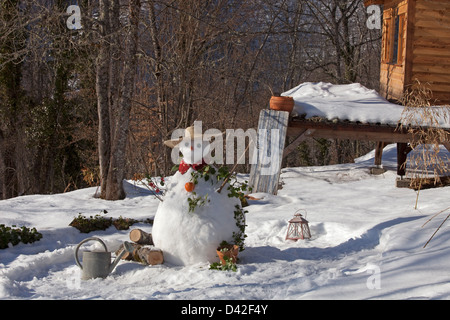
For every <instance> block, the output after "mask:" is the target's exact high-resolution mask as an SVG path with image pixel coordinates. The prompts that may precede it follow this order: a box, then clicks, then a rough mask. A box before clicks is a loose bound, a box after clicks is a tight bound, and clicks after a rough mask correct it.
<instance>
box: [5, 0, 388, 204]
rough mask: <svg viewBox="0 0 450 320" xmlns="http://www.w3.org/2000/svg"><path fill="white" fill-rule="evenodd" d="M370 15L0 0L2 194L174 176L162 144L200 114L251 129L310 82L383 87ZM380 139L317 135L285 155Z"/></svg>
mask: <svg viewBox="0 0 450 320" xmlns="http://www.w3.org/2000/svg"><path fill="white" fill-rule="evenodd" d="M71 5H76V6H77V8H79V10H80V11H79V12H76V11H71V10H69V12H67V9H68V7H69V6H71ZM370 15H371V13H370V12H369V13H368V12H367V9H366V8H365V7H364V5H363V0H281V1H271V0H251V1H250V0H188V1H187V0H127V1H124V0H110V1H107V0H80V1H62V0H39V1H34V0H33V1H32V0H0V198H2V199H6V198H10V197H15V196H18V195H24V194H43V193H57V192H65V191H69V190H74V189H78V188H83V187H86V186H88V185H98V184H101V187H102V188H101V197H103V198H105V199H111V200H114V199H120V198H123V197H124V192H123V188H122V187H121V186H122V183H121V181H122V179H131V178H136V177H144V176H145V175H151V176H165V175H170V174H171V168H172V167H173V163H172V162H171V157H170V152H171V150H170V149H169V148H167V147H166V146H165V145H164V144H163V141H164V140H167V139H170V137H171V133H172V132H173V131H174V130H175V129H178V128H185V127H187V126H190V125H192V124H193V122H194V121H195V120H201V121H202V127H203V130H207V129H209V128H216V129H219V130H222V131H225V129H238V128H240V129H243V130H247V129H248V128H256V127H257V122H258V117H259V112H260V110H261V109H265V108H267V107H268V102H269V99H270V96H271V95H272V94H273V93H281V92H283V91H287V90H288V89H290V88H292V87H294V86H297V85H298V84H300V83H302V82H306V81H314V82H318V81H324V82H332V83H335V84H345V83H352V82H359V83H361V84H363V85H364V86H366V87H368V88H371V89H375V90H377V89H378V86H379V67H380V66H379V61H380V51H381V50H380V46H381V30H380V29H378V28H369V27H368V25H367V21H368V18H369V17H370ZM380 19H381V17H380ZM80 24H81V27H80ZM373 147H374V145H373V144H372V143H369V142H360V141H348V140H345V141H341V140H337V139H316V140H313V139H311V140H308V141H305V142H303V143H302V144H301V145H300V146H299V147H298V148H297V150H296V151H295V152H293V153H291V154H290V155H289V157H288V158H287V160H285V165H288V166H302V165H327V164H335V163H343V162H351V161H352V160H353V159H354V158H355V157H358V156H360V155H362V154H364V153H366V152H367V151H368V150H371V149H373ZM249 169H250V168H249V165H240V167H239V168H238V170H239V172H248V171H249Z"/></svg>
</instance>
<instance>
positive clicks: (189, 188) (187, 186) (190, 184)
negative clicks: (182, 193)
mask: <svg viewBox="0 0 450 320" xmlns="http://www.w3.org/2000/svg"><path fill="white" fill-rule="evenodd" d="M184 188H185V189H186V191H187V192H192V191H194V188H195V184H194V183H193V182H186V184H185V185H184Z"/></svg>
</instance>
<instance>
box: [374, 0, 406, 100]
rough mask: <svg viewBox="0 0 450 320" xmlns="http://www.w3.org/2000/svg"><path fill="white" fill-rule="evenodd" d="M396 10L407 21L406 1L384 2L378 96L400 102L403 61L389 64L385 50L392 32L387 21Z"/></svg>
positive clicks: (404, 36)
mask: <svg viewBox="0 0 450 320" xmlns="http://www.w3.org/2000/svg"><path fill="white" fill-rule="evenodd" d="M397 7H398V8H399V9H398V14H405V15H406V21H408V16H407V14H408V12H407V8H408V1H407V0H403V1H399V0H386V1H385V2H384V12H383V39H382V49H381V50H382V52H381V56H382V58H381V59H382V60H381V67H380V94H381V95H382V96H383V97H385V98H387V99H394V100H396V99H397V100H400V99H401V97H402V96H403V90H404V85H405V67H406V64H405V59H404V60H403V62H402V63H399V64H393V63H390V62H389V60H390V56H391V55H392V53H391V52H390V51H389V50H387V49H386V46H387V47H389V46H390V45H391V42H392V41H393V39H392V38H393V30H392V24H390V23H389V19H393V11H394V10H395V8H397ZM406 31H407V30H405V32H404V33H403V43H404V44H405V46H404V48H403V52H402V53H401V54H402V56H403V57H405V56H406V53H407V52H406V47H407V45H408V42H407V40H409V39H407V32H406Z"/></svg>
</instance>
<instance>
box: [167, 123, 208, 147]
mask: <svg viewBox="0 0 450 320" xmlns="http://www.w3.org/2000/svg"><path fill="white" fill-rule="evenodd" d="M212 136H214V135H205V134H201V133H200V134H198V133H196V132H195V130H194V126H191V127H187V128H186V129H184V136H183V137H180V138H178V139H171V140H166V141H164V144H165V145H166V146H168V147H170V148H174V147H175V146H176V145H177V144H179V143H180V142H181V141H183V140H184V139H189V138H190V139H191V140H203V141H208V140H209V139H211V137H212Z"/></svg>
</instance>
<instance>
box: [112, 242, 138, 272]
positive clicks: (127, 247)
mask: <svg viewBox="0 0 450 320" xmlns="http://www.w3.org/2000/svg"><path fill="white" fill-rule="evenodd" d="M123 247H124V250H122V252H121V253H120V254H119V255H118V256H117V257H116V259H115V260H114V261H113V263H111V265H110V266H109V272H112V271H113V270H114V268H115V267H116V265H117V264H118V263H119V261H120V259H121V258H122V257H123V256H124V254H125V253H127V252H133V246H132V245H131V244H130V243H129V242H128V241H124V243H123Z"/></svg>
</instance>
